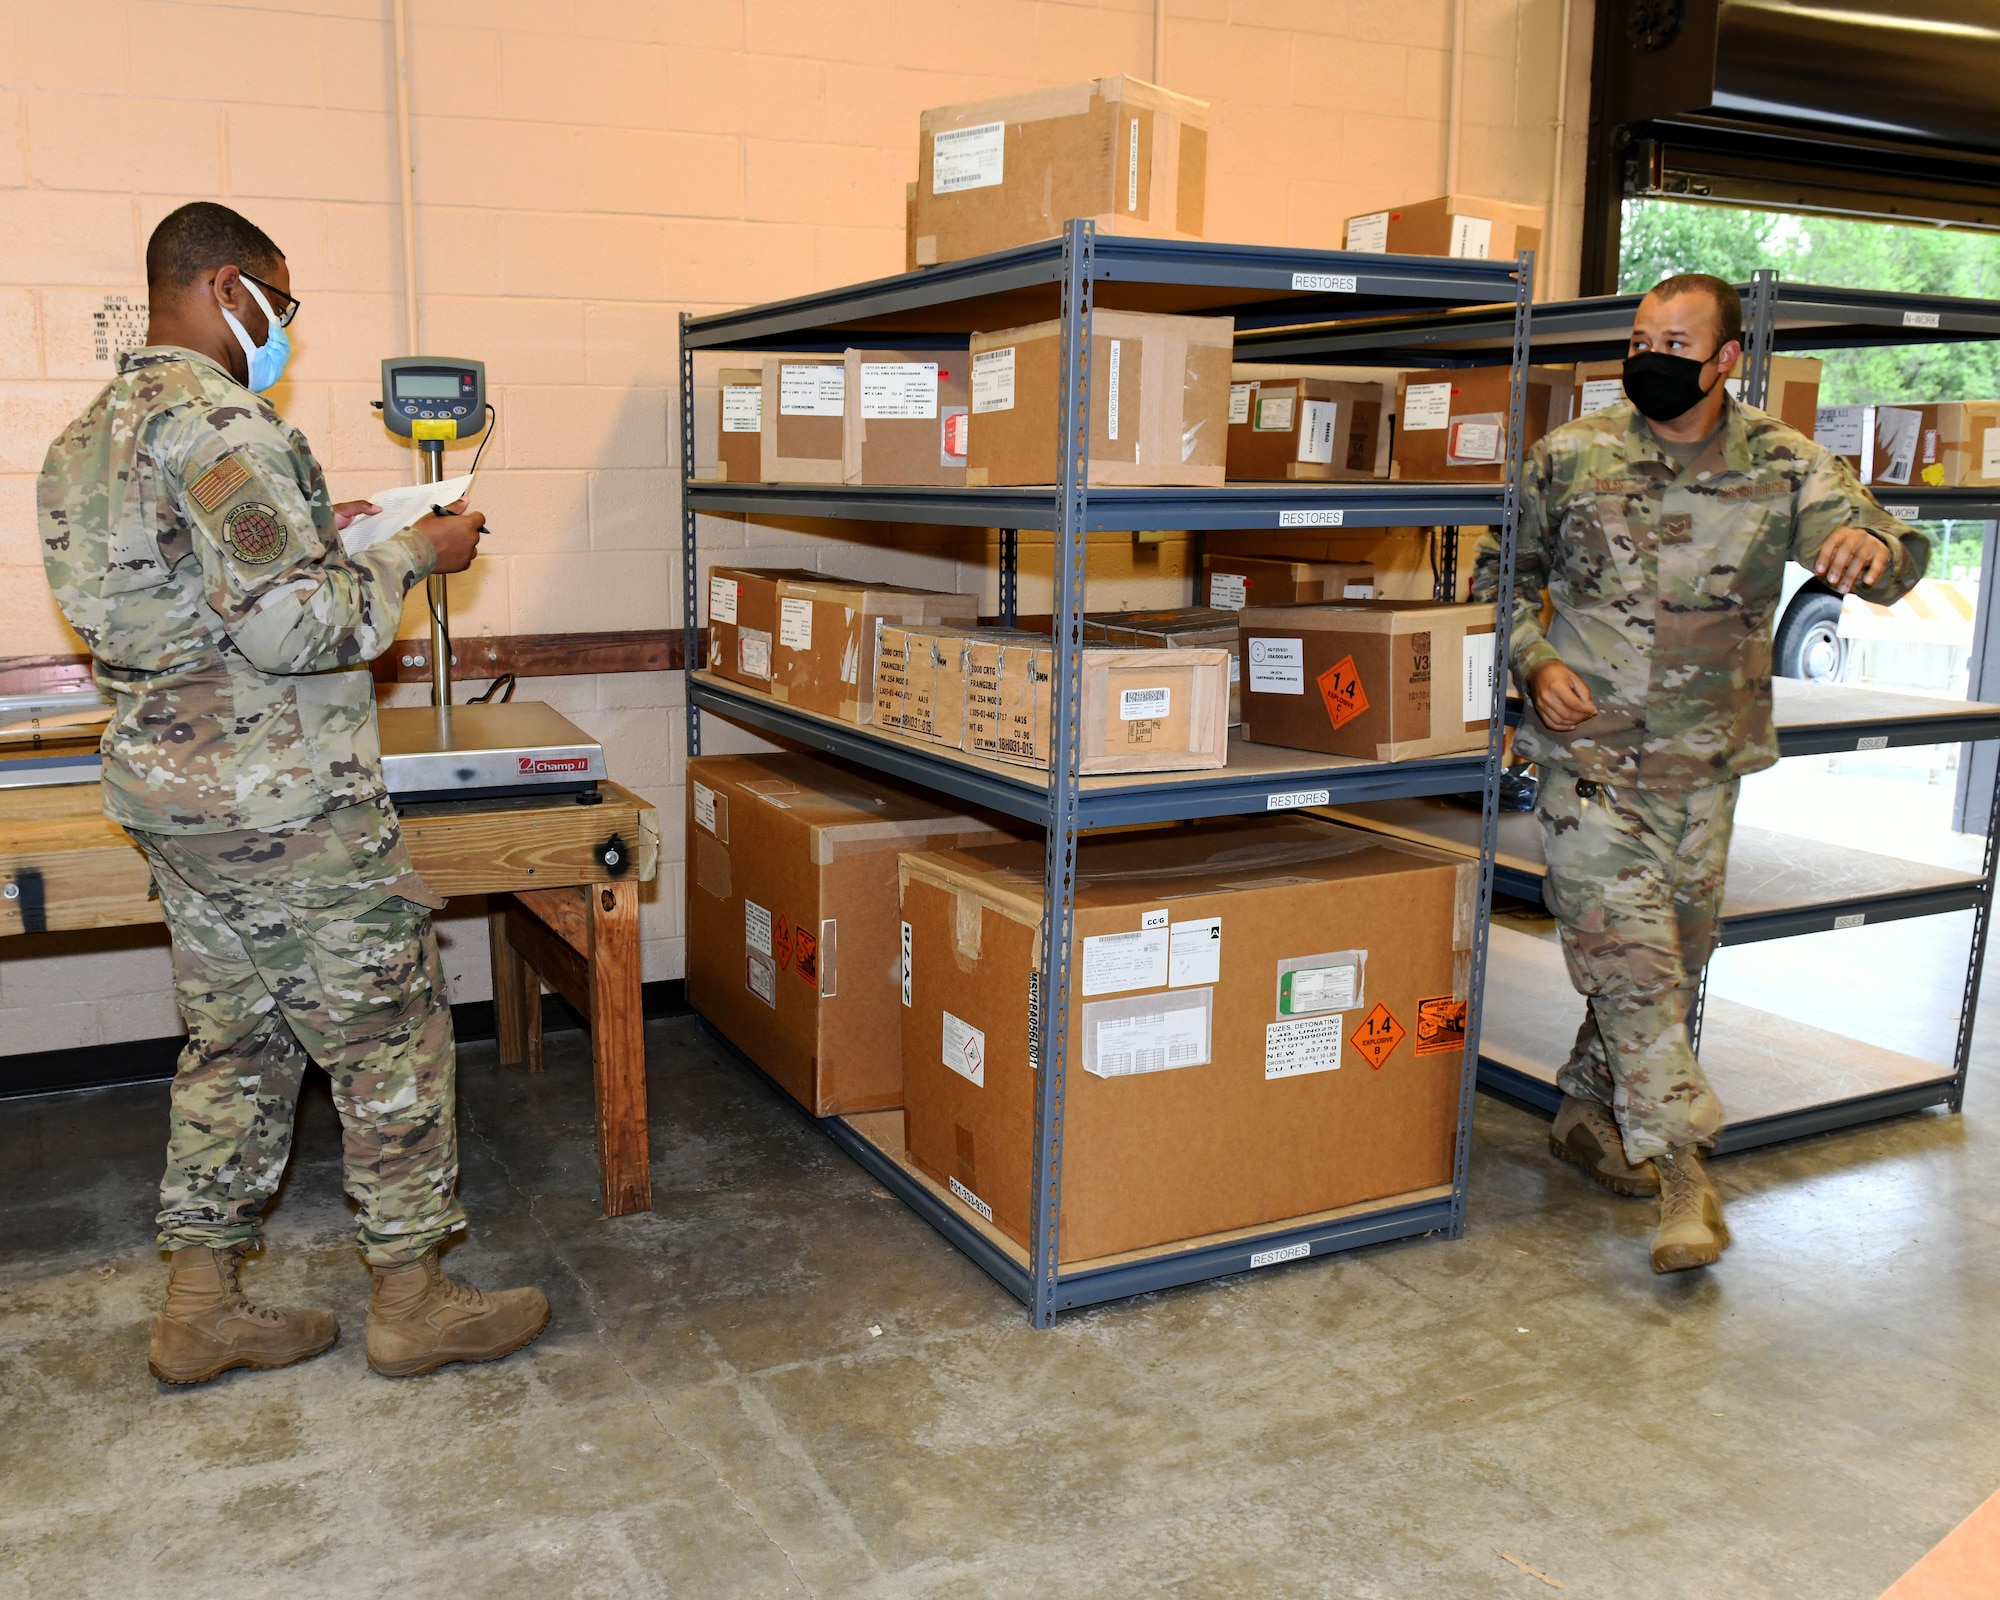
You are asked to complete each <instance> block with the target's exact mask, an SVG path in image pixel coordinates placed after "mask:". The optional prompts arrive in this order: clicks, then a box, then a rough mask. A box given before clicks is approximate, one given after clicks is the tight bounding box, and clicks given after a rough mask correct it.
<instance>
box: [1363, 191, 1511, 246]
mask: <svg viewBox="0 0 2000 1600" xmlns="http://www.w3.org/2000/svg"><path fill="white" fill-rule="evenodd" d="M1347 248H1348V249H1350V250H1366V251H1369V252H1372V253H1375V254H1383V253H1386V254H1389V255H1392V256H1458V257H1461V258H1469V259H1471V260H1474V261H1512V260H1513V259H1514V257H1515V256H1516V255H1518V254H1519V253H1520V252H1521V251H1523V250H1532V251H1534V252H1535V253H1536V254H1537V255H1538V256H1539V255H1540V254H1541V249H1542V208H1541V207H1540V206H1522V205H1514V204H1512V203H1511V202H1509V201H1506V200H1485V199H1481V198H1480V197H1479V196H1478V195H1470V194H1448V195H1441V196H1440V197H1439V198H1437V199H1435V200H1419V201H1416V202H1415V203H1413V204H1410V205H1401V206H1391V207H1390V208H1389V209H1388V210H1386V211H1370V212H1367V213H1365V214H1364V215H1362V216H1358V217H1349V218H1348V219H1347Z"/></svg>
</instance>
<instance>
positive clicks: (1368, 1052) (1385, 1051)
mask: <svg viewBox="0 0 2000 1600" xmlns="http://www.w3.org/2000/svg"><path fill="white" fill-rule="evenodd" d="M1408 1032H1409V1030H1408V1029H1406V1028H1405V1027H1404V1026H1403V1025H1402V1024H1401V1023H1400V1022H1398V1021H1397V1020H1396V1016H1395V1013H1394V1012H1392V1011H1391V1010H1390V1009H1389V1008H1388V1007H1387V1006H1385V1005H1383V1004H1382V1003H1381V1002H1380V1001H1379V1000H1378V1001H1377V1002H1376V1003H1375V1009H1374V1010H1373V1011H1371V1012H1369V1013H1368V1015H1367V1016H1365V1017H1363V1018H1362V1019H1361V1026H1360V1027H1358V1028H1356V1029H1355V1030H1354V1035H1353V1039H1352V1041H1351V1042H1352V1043H1353V1045H1354V1048H1355V1049H1357V1050H1359V1051H1360V1052H1361V1054H1362V1057H1363V1058H1364V1059H1365V1060H1366V1061H1367V1063H1368V1065H1369V1066H1371V1067H1373V1068H1374V1069H1375V1070H1376V1071H1377V1072H1380V1071H1381V1070H1382V1063H1383V1062H1385V1061H1387V1060H1388V1059H1389V1054H1390V1052H1391V1051H1393V1050H1394V1049H1395V1048H1396V1046H1397V1045H1399V1044H1401V1043H1402V1042H1403V1040H1404V1039H1405V1038H1406V1037H1408Z"/></svg>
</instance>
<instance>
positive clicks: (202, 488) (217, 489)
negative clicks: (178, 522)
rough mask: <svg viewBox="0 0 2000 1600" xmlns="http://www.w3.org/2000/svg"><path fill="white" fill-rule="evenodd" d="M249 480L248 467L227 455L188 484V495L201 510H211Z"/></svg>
mask: <svg viewBox="0 0 2000 1600" xmlns="http://www.w3.org/2000/svg"><path fill="white" fill-rule="evenodd" d="M249 481H250V469H249V468H248V467H246V466H244V464H243V462H242V460H241V459H240V458H239V457H237V456H234V455H227V456H224V457H223V458H222V459H221V460H220V461H218V462H216V464H215V465H214V466H212V467H210V468H209V469H208V471H206V472H204V473H203V474H202V475H201V476H200V477H199V478H196V479H195V480H194V482H193V483H191V484H189V485H188V495H189V497H190V498H191V499H192V500H193V501H194V503H195V504H196V505H198V506H200V507H201V509H202V510H204V511H213V510H215V509H216V508H217V507H218V506H220V505H221V504H222V503H223V502H224V501H225V500H227V499H228V498H229V497H230V496H231V495H233V494H234V493H236V491H237V490H238V489H240V488H242V487H243V486H244V485H245V484H246V483H248V482H249Z"/></svg>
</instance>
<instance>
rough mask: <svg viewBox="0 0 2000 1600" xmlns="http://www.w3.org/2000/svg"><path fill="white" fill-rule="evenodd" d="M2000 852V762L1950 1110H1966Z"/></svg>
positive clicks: (1953, 1065) (1962, 1005)
mask: <svg viewBox="0 0 2000 1600" xmlns="http://www.w3.org/2000/svg"><path fill="white" fill-rule="evenodd" d="M1996 855H2000V764H1996V765H1995V767H1994V772H1993V799H1992V801H1991V802H1990V804H1989V807H1988V810H1987V813H1986V852H1985V857H1984V862H1983V865H1982V866H1981V868H1980V880H1979V887H1980V895H1979V903H1978V904H1977V905H1975V906H1974V907H1973V908H1972V954H1971V956H1970V957H1969V958H1968V959H1967V961H1966V963H1965V995H1964V998H1963V999H1962V1000H1961V1001H1960V1002H1959V1007H1958V1044H1957V1048H1956V1049H1955V1050H1954V1051H1953V1052H1952V1058H1951V1101H1950V1104H1951V1109H1952V1110H1953V1111H1963V1110H1964V1109H1965V1075H1966V1073H1967V1072H1968V1071H1970V1070H1971V1067H1972V1024H1973V1021H1974V1019H1975V1018H1976V1017H1977V1016H1978V1014H1979V980H1980V976H1981V974H1982V973H1984V972H1985V970H1986V938H1987V935H1988V934H1989V933H1990V932H1991V931H1992V928H1993V868H1994V862H1995V858H1996Z"/></svg>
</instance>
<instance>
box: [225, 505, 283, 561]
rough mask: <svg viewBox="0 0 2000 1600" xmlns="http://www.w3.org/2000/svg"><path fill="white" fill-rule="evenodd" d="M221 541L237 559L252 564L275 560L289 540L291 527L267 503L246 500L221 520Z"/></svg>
mask: <svg viewBox="0 0 2000 1600" xmlns="http://www.w3.org/2000/svg"><path fill="white" fill-rule="evenodd" d="M222 542H223V543H224V544H226V545H228V546H229V548H230V550H231V551H232V552H233V553H234V555H235V557H236V559H237V560H238V561H242V562H245V563H247V564H248V565H250V566H253V567H261V566H263V565H264V564H265V563H266V562H269V561H276V560H277V559H278V557H279V556H281V555H283V554H284V553H285V546H286V545H288V544H289V543H291V529H290V528H288V527H286V526H285V519H284V518H283V517H281V516H279V515H278V513H277V512H276V511H274V510H272V509H271V508H270V507H269V506H266V505H259V504H258V503H257V502H256V501H255V500H246V501H244V503H243V504H242V505H240V506H237V507H235V508H234V509H232V510H231V511H230V513H229V515H228V516H226V517H224V518H223V519H222Z"/></svg>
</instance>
